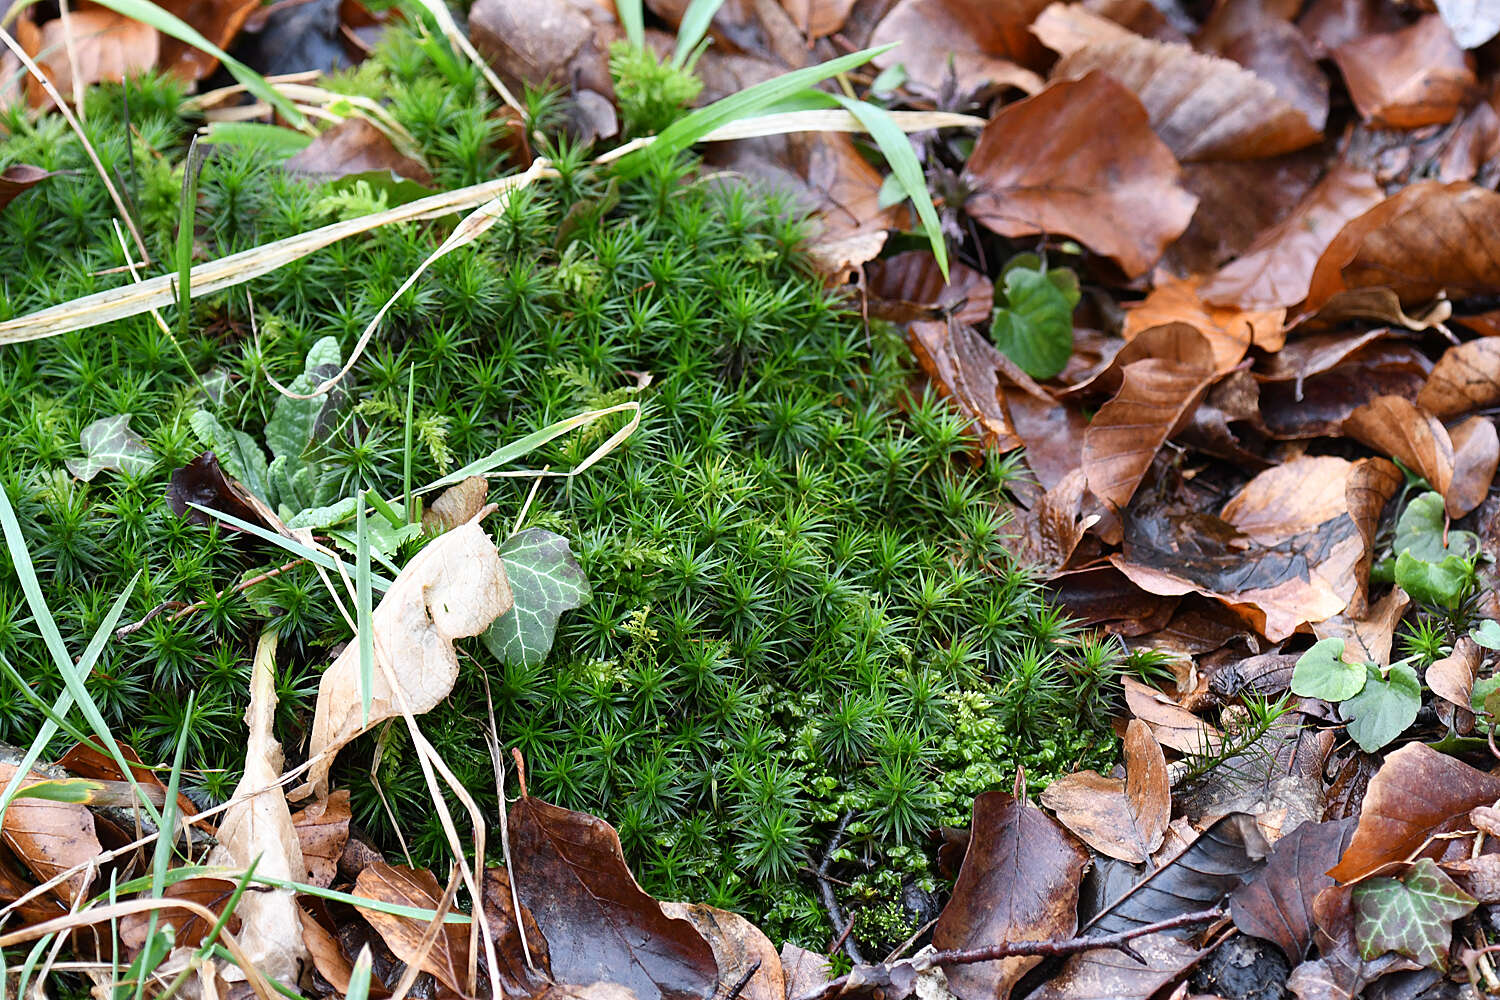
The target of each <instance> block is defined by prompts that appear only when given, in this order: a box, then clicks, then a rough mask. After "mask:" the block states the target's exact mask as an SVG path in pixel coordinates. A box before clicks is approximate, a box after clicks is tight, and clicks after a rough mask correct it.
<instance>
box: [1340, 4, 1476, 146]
mask: <svg viewBox="0 0 1500 1000" xmlns="http://www.w3.org/2000/svg"><path fill="white" fill-rule="evenodd" d="M1333 59H1334V62H1336V63H1338V67H1339V71H1340V72H1342V73H1343V74H1344V83H1345V84H1346V85H1347V86H1348V88H1349V96H1350V97H1351V98H1353V100H1354V106H1355V108H1357V109H1358V110H1359V113H1360V114H1361V115H1363V116H1364V118H1365V119H1366V120H1367V121H1369V122H1370V123H1371V124H1373V125H1376V126H1379V127H1381V128H1416V127H1418V126H1420V125H1440V124H1442V123H1444V122H1449V121H1452V120H1453V116H1454V115H1456V114H1458V109H1459V107H1460V106H1461V105H1462V104H1463V103H1464V102H1465V101H1466V100H1467V99H1468V97H1469V95H1470V94H1471V93H1472V92H1473V91H1474V90H1475V88H1476V84H1477V81H1476V80H1475V77H1474V68H1473V66H1472V65H1471V57H1469V56H1466V55H1465V54H1464V51H1463V49H1461V48H1459V47H1458V43H1457V42H1455V41H1454V40H1453V33H1452V32H1451V31H1449V30H1448V26H1447V25H1446V24H1444V23H1443V19H1442V18H1441V17H1439V16H1437V15H1436V14H1429V15H1427V16H1426V17H1423V18H1421V19H1419V20H1418V21H1417V22H1416V23H1415V24H1413V25H1412V26H1411V27H1409V28H1404V29H1402V30H1400V31H1394V32H1390V33H1388V34H1376V35H1367V36H1365V37H1363V38H1358V39H1355V40H1353V41H1349V42H1345V43H1344V44H1343V45H1340V46H1339V47H1338V48H1336V49H1334V50H1333Z"/></svg>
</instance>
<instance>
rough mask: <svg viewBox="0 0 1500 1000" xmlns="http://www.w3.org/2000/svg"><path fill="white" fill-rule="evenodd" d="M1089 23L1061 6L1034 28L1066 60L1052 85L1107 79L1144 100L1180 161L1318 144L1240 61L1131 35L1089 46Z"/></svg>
mask: <svg viewBox="0 0 1500 1000" xmlns="http://www.w3.org/2000/svg"><path fill="white" fill-rule="evenodd" d="M1091 20H1093V21H1098V20H1102V19H1100V18H1097V17H1096V16H1095V15H1093V14H1090V13H1088V12H1087V11H1086V10H1084V9H1083V8H1081V7H1079V6H1078V5H1076V4H1074V5H1068V4H1060V3H1059V4H1053V5H1052V6H1050V7H1048V8H1047V9H1046V10H1045V11H1043V12H1042V14H1041V16H1040V17H1038V18H1037V20H1036V24H1035V25H1034V26H1033V28H1032V30H1033V31H1035V32H1036V34H1037V37H1039V38H1040V39H1041V40H1042V41H1043V43H1045V44H1046V45H1047V46H1048V47H1049V48H1052V49H1054V50H1056V51H1058V52H1059V53H1060V54H1061V55H1062V57H1063V58H1062V59H1061V61H1059V62H1058V64H1057V65H1056V66H1054V67H1053V69H1052V74H1051V79H1052V80H1054V81H1055V80H1071V79H1077V78H1079V77H1082V76H1085V75H1087V74H1089V73H1092V72H1096V71H1098V72H1104V73H1108V74H1109V75H1110V77H1111V78H1113V79H1115V80H1117V81H1119V82H1120V84H1122V85H1123V86H1124V87H1125V88H1126V89H1128V90H1129V91H1131V92H1132V93H1133V94H1135V95H1136V96H1137V97H1138V98H1139V99H1140V101H1141V104H1142V105H1144V106H1145V109H1146V111H1147V113H1148V115H1149V116H1150V121H1151V126H1152V127H1153V128H1154V129H1156V131H1157V133H1158V134H1159V135H1160V136H1161V138H1162V141H1164V142H1165V143H1166V144H1167V146H1168V148H1170V149H1171V150H1172V152H1173V154H1174V155H1175V156H1176V157H1177V158H1178V159H1179V160H1182V161H1183V162H1191V161H1196V160H1243V159H1255V158H1258V157H1264V156H1277V155H1279V154H1281V153H1289V152H1291V151H1293V150H1296V149H1301V148H1303V147H1304V146H1310V145H1312V144H1313V143H1315V142H1317V141H1318V139H1319V138H1320V133H1319V129H1318V128H1317V127H1315V126H1314V125H1313V124H1312V123H1310V122H1309V121H1308V119H1307V115H1306V114H1305V113H1304V112H1303V111H1300V110H1298V109H1297V108H1294V107H1293V106H1292V105H1291V104H1289V103H1287V102H1286V101H1285V100H1284V99H1283V98H1282V97H1281V96H1280V95H1279V94H1277V92H1276V88H1275V87H1274V86H1272V85H1271V84H1270V83H1267V82H1266V81H1265V80H1263V79H1261V78H1260V77H1258V76H1256V75H1255V74H1254V73H1252V72H1250V71H1249V70H1247V69H1245V68H1243V67H1241V66H1239V65H1237V64H1236V63H1233V62H1231V61H1230V60H1228V59H1221V58H1218V57H1217V56H1211V55H1205V54H1204V53H1202V52H1196V51H1194V50H1193V49H1191V48H1189V47H1188V46H1186V45H1177V44H1171V43H1166V42H1157V41H1152V40H1151V39H1149V38H1141V37H1139V36H1137V35H1131V34H1128V33H1120V34H1116V35H1114V36H1113V37H1108V38H1103V39H1100V40H1085V39H1087V38H1088V34H1089V29H1088V28H1083V29H1080V28H1079V26H1078V25H1079V23H1080V22H1088V21H1091ZM1080 41H1082V42H1083V44H1079V42H1080Z"/></svg>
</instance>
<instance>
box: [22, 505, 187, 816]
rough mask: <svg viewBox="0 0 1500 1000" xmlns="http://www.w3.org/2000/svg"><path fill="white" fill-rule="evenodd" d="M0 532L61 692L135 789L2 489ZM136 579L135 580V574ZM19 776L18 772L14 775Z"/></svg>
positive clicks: (147, 805) (146, 804)
mask: <svg viewBox="0 0 1500 1000" xmlns="http://www.w3.org/2000/svg"><path fill="white" fill-rule="evenodd" d="M0 528H3V529H4V533H5V544H6V547H7V548H8V549H9V551H10V559H11V565H12V566H13V567H14V569H15V574H16V576H17V577H19V578H20V581H21V591H22V593H24V594H25V595H26V604H27V606H28V607H30V608H31V615H32V618H33V619H34V621H35V624H36V627H37V630H38V631H40V632H41V633H42V640H43V641H44V642H45V643H46V645H47V649H48V651H49V652H51V654H52V659H53V662H54V663H55V664H56V666H57V670H58V673H60V674H61V675H62V680H63V687H64V689H65V690H66V691H67V692H68V693H69V694H70V695H72V697H73V701H74V702H75V703H77V705H78V710H79V711H80V712H82V713H83V717H84V720H85V721H87V722H88V724H89V728H90V729H92V730H93V731H94V735H95V736H97V737H98V738H99V741H100V742H101V743H103V744H104V745H105V746H106V747H107V748H108V749H109V752H110V756H111V757H113V758H114V762H115V764H116V766H118V767H119V768H120V773H121V774H122V775H123V776H124V777H125V780H127V781H129V782H130V783H131V785H132V786H134V787H136V788H137V789H138V788H139V785H137V783H136V780H135V775H134V774H133V773H132V772H131V770H130V763H129V761H127V760H126V759H125V755H124V754H123V753H121V752H120V746H119V744H118V743H116V742H115V738H114V736H113V735H112V734H111V733H110V731H109V724H108V723H107V722H105V721H104V714H103V713H102V712H100V711H99V706H98V705H97V704H96V703H95V702H94V698H93V696H92V695H91V694H89V691H88V688H87V687H86V686H85V685H84V677H83V675H81V674H80V673H79V669H78V664H76V663H74V662H73V658H72V657H70V656H69V655H68V647H67V645H66V644H65V643H64V642H63V638H62V633H61V632H60V631H58V628H57V622H56V620H54V619H53V617H52V611H51V609H50V608H48V607H47V599H46V597H44V596H43V595H42V586H41V583H40V582H39V581H38V580H37V576H36V567H35V566H34V565H33V564H32V562H31V553H30V551H29V550H28V549H27V548H26V538H25V536H24V535H22V534H21V522H20V521H19V520H17V518H16V511H15V508H13V507H12V506H11V505H10V495H9V494H8V493H7V492H6V491H5V488H4V487H3V486H0ZM136 578H137V579H138V578H139V574H137V577H136ZM134 586H135V582H134V580H132V581H131V588H130V589H133V588H134ZM123 600H124V598H123V597H122V598H121V599H120V600H119V601H117V602H116V605H117V607H121V608H123ZM117 620H118V619H117ZM108 624H109V630H108V632H106V636H107V635H108V634H109V633H110V632H113V631H114V625H113V623H108ZM96 638H97V633H96ZM32 749H33V750H35V751H36V752H37V753H40V752H41V748H40V747H39V746H37V745H36V744H35V743H34V744H33V747H32ZM20 773H22V772H20V771H17V774H18V775H19V774H20ZM140 798H141V808H142V809H144V810H145V811H146V815H148V816H150V817H151V820H152V822H154V823H156V825H157V826H158V827H160V826H161V814H160V813H158V812H157V811H156V807H155V806H153V805H152V804H151V802H150V801H149V800H148V799H147V798H146V796H145V794H144V793H141V795H140Z"/></svg>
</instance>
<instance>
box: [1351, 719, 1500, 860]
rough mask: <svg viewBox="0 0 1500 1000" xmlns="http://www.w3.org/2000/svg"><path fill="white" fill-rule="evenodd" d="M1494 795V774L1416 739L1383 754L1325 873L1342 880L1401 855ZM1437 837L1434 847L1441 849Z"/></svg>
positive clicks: (1498, 782)
mask: <svg viewBox="0 0 1500 1000" xmlns="http://www.w3.org/2000/svg"><path fill="white" fill-rule="evenodd" d="M1496 799H1500V777H1496V776H1494V775H1492V774H1486V773H1485V772H1483V771H1479V770H1476V769H1474V768H1472V767H1470V766H1469V765H1467V764H1465V763H1463V762H1462V761H1460V760H1457V759H1456V758H1453V757H1449V756H1448V755H1447V754H1443V753H1439V752H1438V751H1436V750H1434V749H1432V748H1431V747H1429V746H1426V745H1425V744H1422V743H1408V744H1407V745H1406V746H1403V747H1401V748H1399V749H1397V750H1395V751H1393V752H1392V753H1390V754H1388V755H1387V756H1386V758H1385V762H1384V763H1383V764H1381V766H1380V770H1379V771H1377V772H1376V774H1375V777H1374V778H1372V779H1370V785H1369V787H1368V788H1367V789H1366V790H1365V798H1364V804H1363V806H1362V808H1361V811H1360V814H1359V827H1358V829H1356V830H1355V831H1354V839H1353V840H1352V841H1351V842H1350V844H1349V849H1348V850H1347V851H1345V852H1344V855H1343V857H1342V858H1340V859H1339V863H1338V864H1337V865H1336V866H1334V867H1333V868H1332V869H1331V870H1330V871H1329V872H1328V874H1329V875H1331V876H1332V877H1333V878H1335V879H1337V880H1338V881H1339V882H1343V883H1348V882H1353V881H1354V880H1355V879H1359V878H1362V877H1364V876H1365V875H1368V874H1370V873H1371V872H1373V871H1375V870H1377V869H1378V868H1380V867H1381V866H1382V865H1386V864H1389V863H1391V862H1393V861H1404V860H1406V858H1407V857H1408V856H1409V855H1410V854H1411V853H1412V852H1413V851H1416V850H1417V849H1418V848H1421V847H1422V846H1423V845H1424V844H1426V843H1427V842H1428V838H1430V837H1432V836H1434V835H1436V834H1443V833H1451V832H1453V831H1455V830H1460V829H1463V828H1464V827H1465V826H1466V825H1467V824H1468V820H1469V810H1471V809H1473V808H1474V807H1475V806H1481V805H1489V804H1491V803H1493V802H1494V801H1495V800H1496ZM1442 846H1443V845H1442V843H1441V842H1439V843H1438V845H1437V849H1438V850H1439V851H1441V850H1442Z"/></svg>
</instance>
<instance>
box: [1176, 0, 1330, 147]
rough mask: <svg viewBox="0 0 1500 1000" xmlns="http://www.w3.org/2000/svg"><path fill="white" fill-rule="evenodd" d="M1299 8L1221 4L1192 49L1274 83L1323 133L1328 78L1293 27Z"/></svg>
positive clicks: (1258, 1)
mask: <svg viewBox="0 0 1500 1000" xmlns="http://www.w3.org/2000/svg"><path fill="white" fill-rule="evenodd" d="M1296 10H1297V8H1296V6H1287V5H1285V4H1279V3H1276V2H1274V0H1272V2H1261V0H1252V2H1249V3H1237V4H1220V5H1219V6H1217V7H1215V8H1214V9H1213V10H1212V11H1210V12H1209V14H1208V17H1207V18H1205V19H1204V22H1203V26H1202V27H1201V28H1200V29H1199V30H1198V33H1197V34H1196V35H1195V36H1194V37H1193V47H1194V48H1196V49H1197V50H1198V51H1200V52H1206V53H1209V54H1210V55H1216V56H1223V57H1224V58H1225V59H1232V60H1233V61H1235V62H1237V63H1239V64H1240V65H1241V66H1243V67H1245V68H1246V69H1248V70H1249V71H1250V72H1252V73H1254V74H1255V75H1256V76H1258V77H1260V78H1261V79H1262V80H1265V81H1266V82H1268V83H1270V84H1271V86H1273V87H1275V88H1276V93H1277V94H1278V95H1280V96H1281V98H1282V99H1283V100H1284V101H1286V102H1287V104H1289V105H1291V106H1292V107H1293V108H1295V109H1296V110H1297V111H1299V112H1301V113H1302V116H1303V117H1304V118H1306V119H1307V123H1308V124H1309V125H1311V126H1312V127H1313V128H1315V129H1317V130H1318V131H1319V132H1321V131H1323V126H1324V125H1326V124H1327V122H1328V90H1329V87H1328V76H1327V75H1326V74H1325V73H1324V72H1323V70H1322V69H1321V68H1319V66H1318V59H1317V55H1316V53H1315V52H1314V46H1313V43H1312V42H1311V40H1309V39H1308V37H1307V36H1306V35H1305V34H1303V33H1302V31H1301V30H1300V29H1299V28H1298V27H1297V26H1296V25H1294V24H1292V23H1291V21H1290V20H1289V18H1290V17H1291V16H1293V15H1294V14H1295V13H1296Z"/></svg>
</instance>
